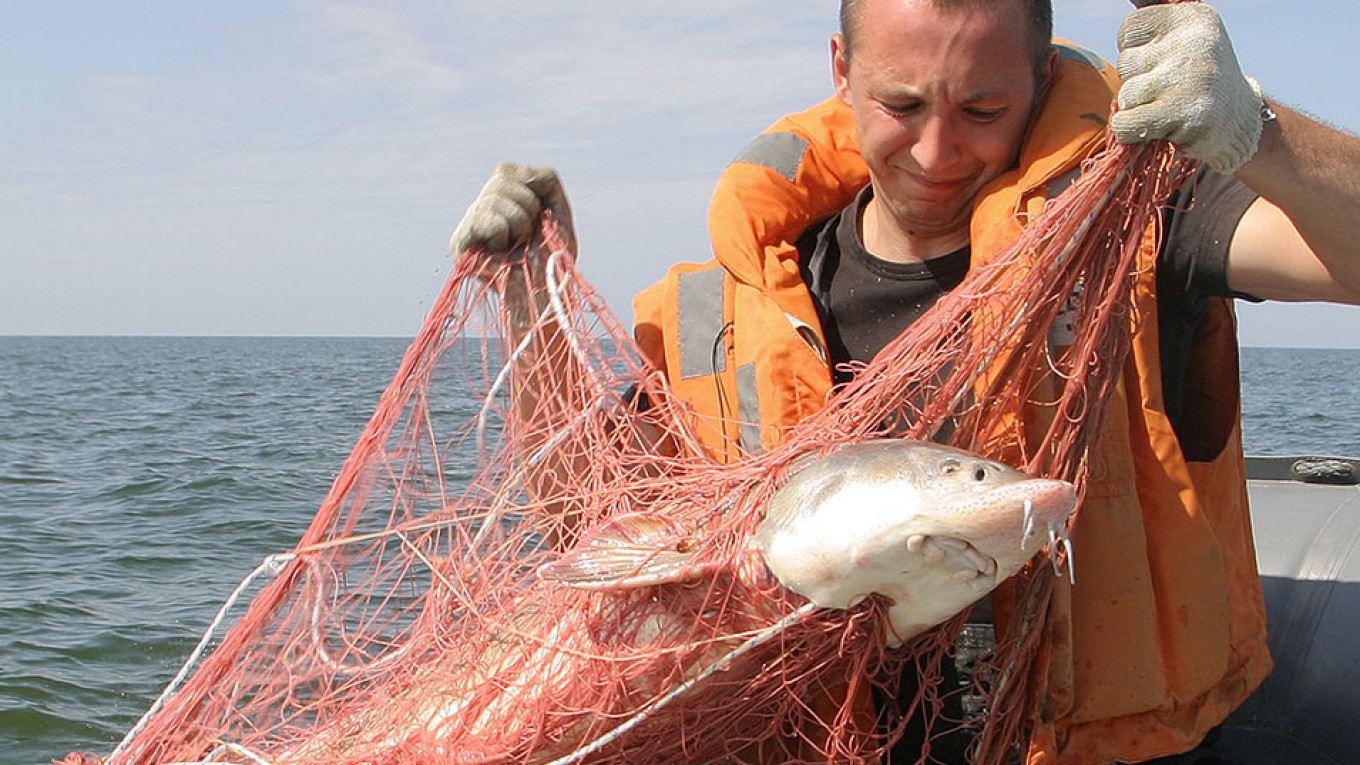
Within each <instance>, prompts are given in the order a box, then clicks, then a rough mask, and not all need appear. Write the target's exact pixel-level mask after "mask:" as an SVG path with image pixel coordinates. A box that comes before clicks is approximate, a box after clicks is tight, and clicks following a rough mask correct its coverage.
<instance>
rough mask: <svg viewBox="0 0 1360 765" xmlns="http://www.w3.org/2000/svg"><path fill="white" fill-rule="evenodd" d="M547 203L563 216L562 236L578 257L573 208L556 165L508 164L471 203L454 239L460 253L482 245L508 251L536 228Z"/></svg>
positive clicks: (453, 246) (451, 244)
mask: <svg viewBox="0 0 1360 765" xmlns="http://www.w3.org/2000/svg"><path fill="white" fill-rule="evenodd" d="M544 207H547V208H549V209H551V210H552V211H553V216H554V217H555V218H556V219H557V232H558V236H560V237H561V238H562V241H563V242H564V243H565V244H566V245H567V248H568V249H569V250H570V251H571V254H572V256H573V257H575V255H576V235H575V233H574V232H573V230H572V222H571V207H570V206H569V205H568V204H567V195H566V192H565V191H563V189H562V181H561V179H559V178H558V177H557V171H556V170H554V169H552V168H551V167H522V166H520V165H516V164H513V163H511V162H502V163H500V164H499V165H497V166H496V169H495V170H493V171H492V172H491V177H490V178H488V179H487V181H486V185H485V186H483V187H482V190H481V192H479V193H478V194H477V198H476V199H475V200H473V202H472V205H471V206H469V207H468V210H467V212H466V213H464V214H463V219H462V220H461V221H459V223H458V227H457V228H455V229H454V231H453V236H452V238H450V239H449V250H451V251H452V252H453V254H454V255H458V254H460V253H462V252H463V251H464V250H466V249H467V248H469V247H472V246H474V245H480V246H482V247H483V248H485V249H486V251H487V252H488V253H499V252H506V251H508V250H509V249H510V248H511V247H513V246H514V245H515V244H516V243H518V242H520V241H521V240H523V239H525V238H526V237H528V236H529V234H530V233H531V232H532V230H533V227H534V226H535V224H536V223H537V221H538V214H539V213H540V212H541V211H542V210H543V208H544Z"/></svg>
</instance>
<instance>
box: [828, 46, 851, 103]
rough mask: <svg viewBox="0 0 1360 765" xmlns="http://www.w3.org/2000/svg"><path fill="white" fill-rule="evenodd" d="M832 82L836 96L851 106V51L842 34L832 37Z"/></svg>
mask: <svg viewBox="0 0 1360 765" xmlns="http://www.w3.org/2000/svg"><path fill="white" fill-rule="evenodd" d="M831 81H832V83H833V84H834V85H835V86H836V95H837V96H839V97H840V99H841V101H843V102H844V103H845V104H846V105H847V106H849V105H850V49H849V46H847V45H846V43H845V35H843V34H841V33H840V32H836V33H835V34H833V35H831Z"/></svg>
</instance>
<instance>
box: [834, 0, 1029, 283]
mask: <svg viewBox="0 0 1360 765" xmlns="http://www.w3.org/2000/svg"><path fill="white" fill-rule="evenodd" d="M1035 5H1036V3H1034V2H1031V1H1030V0H846V2H845V4H844V5H843V6H842V11H843V16H844V18H845V21H844V23H845V25H846V32H844V33H841V34H837V35H834V36H833V37H832V39H831V53H832V74H833V77H834V79H835V83H836V92H837V94H838V95H839V96H840V98H841V100H843V101H844V102H845V103H846V104H847V105H849V106H850V107H851V109H852V110H853V111H854V113H855V127H856V133H857V137H858V138H859V143H860V150H861V152H862V153H863V154H864V158H865V161H866V162H867V163H868V165H869V174H870V177H871V178H872V180H873V183H874V192H875V195H874V200H873V202H872V203H871V204H872V205H873V206H874V207H873V208H871V209H872V211H873V213H874V215H875V216H876V217H875V219H874V220H872V221H871V220H867V218H868V215H869V214H868V213H866V222H865V235H866V239H867V238H868V237H869V235H870V233H871V228H873V227H874V226H878V229H877V230H881V231H886V230H887V229H886V228H884V226H885V225H886V226H888V227H890V228H891V229H892V231H889V234H890V238H891V239H896V240H898V241H899V242H906V243H909V244H910V245H911V247H912V249H914V250H915V251H916V252H914V253H911V256H912V257H931V256H933V255H938V254H943V252H947V251H949V249H953V248H954V247H958V246H962V245H963V244H966V243H967V241H968V221H969V218H970V216H971V213H972V204H973V200H974V198H975V197H976V196H977V194H978V192H979V191H980V190H981V188H982V187H983V186H984V185H986V183H987V182H989V181H991V180H992V179H994V178H996V177H997V176H998V175H1000V174H1001V173H1003V172H1005V171H1006V170H1008V169H1010V168H1011V167H1012V166H1013V165H1014V163H1015V159H1016V157H1017V156H1018V154H1019V150H1020V145H1021V142H1022V141H1023V139H1024V134H1025V130H1026V128H1027V127H1028V125H1029V121H1030V116H1031V114H1032V113H1033V111H1034V109H1035V108H1036V106H1037V105H1038V103H1039V101H1040V99H1041V97H1042V95H1043V93H1044V91H1045V90H1046V88H1047V86H1048V83H1049V81H1050V79H1051V77H1052V71H1053V61H1054V58H1055V56H1054V54H1053V49H1052V46H1051V44H1050V37H1049V33H1048V27H1049V24H1050V16H1049V14H1047V13H1039V16H1041V17H1042V18H1041V19H1039V21H1040V22H1042V23H1040V24H1036V23H1035V21H1034V19H1033V18H1032V16H1031V14H1032V13H1033V11H1032V7H1033V6H1035ZM1042 5H1043V6H1044V7H1045V10H1046V8H1047V3H1046V2H1045V3H1042ZM1038 26H1042V27H1043V31H1042V32H1041V31H1039V30H1038V29H1037V27H1038ZM846 33H848V34H849V38H847V36H846ZM1040 35H1042V36H1040ZM1039 40H1042V43H1043V44H1042V46H1040V45H1039V44H1038V41H1039ZM852 41H853V42H852ZM852 45H853V56H852V50H851V48H852ZM1041 50H1042V52H1043V56H1042V63H1036V62H1038V61H1039V59H1040V55H1039V52H1040V51H1041ZM885 212H886V213H887V215H886V216H885V215H883V213H885ZM879 224H883V225H879ZM866 244H870V245H871V247H870V249H871V251H873V250H875V247H874V246H873V243H870V242H867V241H866ZM946 247H947V248H948V249H943V250H942V248H946ZM875 254H877V255H879V256H880V257H885V258H890V259H897V258H896V257H894V253H892V252H879V251H875ZM897 254H901V253H897Z"/></svg>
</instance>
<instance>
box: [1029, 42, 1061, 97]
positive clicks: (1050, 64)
mask: <svg viewBox="0 0 1360 765" xmlns="http://www.w3.org/2000/svg"><path fill="white" fill-rule="evenodd" d="M1057 76H1058V49H1057V48H1049V50H1048V61H1046V62H1044V69H1043V71H1042V72H1041V73H1040V76H1039V82H1038V86H1039V87H1038V90H1037V91H1036V92H1035V98H1034V103H1036V104H1041V103H1043V102H1044V98H1045V97H1047V96H1048V91H1049V89H1050V88H1052V87H1053V80H1054V79H1056V78H1057Z"/></svg>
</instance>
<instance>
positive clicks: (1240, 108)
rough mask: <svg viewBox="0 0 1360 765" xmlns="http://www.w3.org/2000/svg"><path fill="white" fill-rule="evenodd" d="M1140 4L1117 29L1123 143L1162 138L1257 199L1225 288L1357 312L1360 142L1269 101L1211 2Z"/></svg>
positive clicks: (1235, 242) (1118, 124)
mask: <svg viewBox="0 0 1360 765" xmlns="http://www.w3.org/2000/svg"><path fill="white" fill-rule="evenodd" d="M1135 4H1136V5H1139V6H1142V7H1140V8H1139V9H1138V10H1136V11H1134V12H1133V13H1131V14H1129V16H1128V18H1126V19H1125V20H1124V23H1123V25H1121V27H1120V29H1119V49H1120V53H1119V74H1120V76H1121V77H1123V79H1124V84H1123V87H1121V88H1120V91H1119V108H1118V109H1117V110H1116V112H1115V114H1114V116H1113V117H1111V119H1110V127H1111V129H1112V130H1113V131H1114V133H1115V135H1116V136H1117V137H1118V138H1119V140H1121V141H1124V142H1126V143H1137V142H1139V141H1149V140H1155V139H1166V140H1169V141H1171V142H1172V143H1174V144H1175V145H1176V146H1177V148H1179V149H1180V150H1181V151H1183V152H1184V153H1185V154H1186V155H1187V156H1189V157H1192V158H1194V159H1199V160H1203V161H1204V162H1205V163H1206V164H1208V165H1209V166H1210V167H1212V168H1213V169H1215V170H1217V171H1219V172H1221V173H1235V174H1236V175H1237V177H1238V179H1240V180H1241V181H1242V182H1243V183H1245V184H1247V186H1249V187H1250V188H1251V189H1252V190H1253V191H1255V192H1256V193H1257V194H1259V195H1260V197H1261V198H1260V199H1258V200H1257V201H1256V202H1255V203H1254V204H1253V205H1252V206H1251V208H1249V209H1248V210H1247V213H1246V214H1245V215H1244V216H1243V217H1242V220H1241V222H1240V223H1239V225H1238V227H1237V230H1236V232H1235V233H1234V234H1233V239H1232V242H1231V244H1230V248H1229V252H1228V263H1227V278H1228V285H1229V286H1230V287H1231V288H1232V289H1233V290H1235V291H1237V292H1243V293H1247V294H1250V295H1255V296H1257V297H1260V298H1266V299H1272V300H1321V301H1331V302H1338V303H1360V256H1357V254H1356V253H1357V249H1360V139H1358V138H1356V137H1355V136H1351V135H1347V134H1346V133H1343V132H1341V131H1338V130H1335V129H1332V128H1330V127H1327V126H1325V125H1322V124H1320V123H1318V122H1316V121H1314V120H1312V119H1310V118H1308V117H1307V116H1305V115H1303V114H1300V113H1298V112H1295V111H1293V110H1291V109H1286V108H1283V107H1279V106H1276V105H1275V104H1270V105H1269V106H1270V108H1271V109H1272V110H1273V111H1274V112H1275V113H1276V115H1277V116H1278V119H1275V120H1271V121H1267V122H1264V124H1263V120H1264V118H1265V115H1266V114H1267V113H1268V112H1267V109H1266V106H1267V105H1266V104H1265V101H1264V99H1263V96H1262V93H1261V88H1260V86H1259V85H1258V84H1257V83H1256V81H1255V80H1252V79H1251V78H1249V77H1246V76H1245V75H1243V74H1242V70H1241V68H1240V66H1239V65H1238V62H1237V54H1236V52H1235V51H1234V50H1233V47H1232V42H1231V41H1230V40H1229V39H1228V33H1227V30H1226V29H1224V27H1223V20H1222V19H1221V18H1220V17H1219V15H1218V12H1217V11H1216V10H1214V8H1213V7H1212V6H1210V5H1208V4H1206V3H1175V4H1169V5H1167V4H1161V3H1156V2H1149V1H1148V0H1135Z"/></svg>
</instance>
